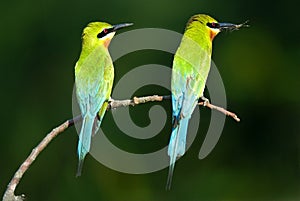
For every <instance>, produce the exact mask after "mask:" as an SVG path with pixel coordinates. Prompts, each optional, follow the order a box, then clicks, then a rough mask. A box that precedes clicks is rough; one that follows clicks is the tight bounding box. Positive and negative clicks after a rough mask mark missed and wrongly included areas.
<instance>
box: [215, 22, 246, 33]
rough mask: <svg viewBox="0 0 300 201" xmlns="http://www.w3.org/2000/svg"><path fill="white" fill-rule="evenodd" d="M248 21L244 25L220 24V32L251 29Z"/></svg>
mask: <svg viewBox="0 0 300 201" xmlns="http://www.w3.org/2000/svg"><path fill="white" fill-rule="evenodd" d="M247 23H248V21H246V22H244V23H242V24H232V23H222V22H221V23H218V24H219V27H218V28H219V29H220V31H226V30H229V31H234V30H238V29H239V28H241V27H249V25H248V24H247Z"/></svg>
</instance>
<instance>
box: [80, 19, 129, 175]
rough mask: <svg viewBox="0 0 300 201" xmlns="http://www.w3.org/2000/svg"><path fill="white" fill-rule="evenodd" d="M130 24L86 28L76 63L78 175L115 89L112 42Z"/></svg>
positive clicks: (103, 24) (91, 25) (89, 25)
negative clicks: (110, 50) (109, 47)
mask: <svg viewBox="0 0 300 201" xmlns="http://www.w3.org/2000/svg"><path fill="white" fill-rule="evenodd" d="M130 25H132V23H124V24H118V25H110V24H108V23H105V22H91V23H89V24H88V26H87V27H86V28H84V30H83V33H82V50H81V54H80V57H79V60H78V61H77V63H76V66H75V86H76V96H77V101H78V104H79V107H80V111H81V115H82V127H81V131H80V134H79V142H78V157H79V163H78V170H77V176H80V175H81V170H82V165H83V160H84V158H85V156H86V154H87V153H88V152H89V150H90V145H91V137H92V135H94V134H95V133H96V132H97V130H98V128H99V126H100V124H101V121H102V119H103V116H104V113H105V111H106V108H107V101H108V99H109V98H110V94H111V90H112V85H113V80H114V68H113V62H112V59H111V57H110V55H109V52H108V46H109V43H110V41H111V39H112V38H113V36H114V35H115V32H116V31H117V30H118V29H120V28H123V27H127V26H130Z"/></svg>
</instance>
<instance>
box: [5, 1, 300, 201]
mask: <svg viewBox="0 0 300 201" xmlns="http://www.w3.org/2000/svg"><path fill="white" fill-rule="evenodd" d="M1 8H2V9H1V10H2V11H1V17H0V24H1V32H0V40H1V48H0V51H1V52H0V55H1V75H2V77H1V79H0V84H1V106H2V108H1V116H0V118H1V132H2V137H1V145H0V153H1V164H0V168H1V169H0V170H1V171H0V189H1V191H0V194H1V196H2V194H3V192H4V190H5V188H6V185H7V184H8V182H9V180H10V179H11V177H12V176H13V174H14V172H15V171H16V169H17V168H18V167H19V165H20V164H21V162H22V161H23V160H24V159H25V158H26V157H27V155H28V154H29V153H30V151H31V149H32V148H33V147H34V146H35V145H36V144H37V143H38V142H39V141H40V140H41V139H42V138H43V137H44V136H45V134H46V133H47V132H49V131H50V130H51V129H52V128H53V127H54V126H56V125H59V124H60V123H62V122H63V121H64V120H66V119H68V118H70V117H72V109H71V103H72V88H73V82H74V74H73V68H74V64H75V62H76V60H77V59H78V55H79V52H80V48H81V41H80V35H81V31H82V28H83V27H84V26H85V25H86V24H87V23H88V22H90V21H94V20H101V21H108V22H110V23H120V22H134V24H135V25H134V27H133V28H131V29H134V28H147V27H158V28H164V29H170V30H174V31H177V32H180V33H182V31H183V29H184V26H185V23H186V22H187V20H188V18H189V17H190V16H191V15H193V14H196V13H209V14H211V15H212V16H213V17H215V18H217V19H219V20H220V21H221V20H222V21H229V22H236V23H239V22H243V21H245V20H250V24H251V27H250V28H247V29H242V30H240V31H238V32H233V33H222V34H220V35H219V36H218V37H217V38H216V39H215V41H214V52H213V59H214V62H215V63H216V65H217V66H218V69H219V71H220V73H221V75H222V78H223V81H224V84H225V87H226V93H227V98H228V107H229V108H230V109H233V110H234V111H235V112H237V113H238V114H239V116H240V117H241V119H242V121H241V122H240V123H236V122H234V121H233V120H232V119H229V118H227V120H226V124H225V128H224V131H223V134H222V137H221V139H220V141H219V142H218V144H217V146H216V147H215V149H214V150H213V152H212V153H211V154H210V155H209V156H208V157H207V158H205V159H204V160H198V152H199V149H200V147H201V144H202V142H203V139H204V136H203V133H205V131H206V129H207V127H208V124H209V117H210V112H209V110H208V109H206V108H203V109H202V113H201V117H202V121H201V124H200V126H201V129H200V131H199V133H198V136H197V138H196V140H195V142H194V143H193V145H192V147H191V149H190V150H189V151H188V152H187V153H186V155H185V156H184V157H183V158H182V159H181V160H179V161H178V163H177V165H176V170H175V177H174V181H173V186H172V190H171V191H170V192H167V191H165V184H166V179H167V169H164V170H161V171H159V172H155V173H151V174H147V175H129V174H124V173H119V172H116V171H113V170H111V169H109V168H107V167H105V166H103V165H102V164H100V163H98V162H97V161H96V160H94V159H93V158H92V157H91V156H88V157H87V158H86V161H85V164H84V170H83V175H82V176H81V177H80V178H75V171H76V168H77V154H76V146H77V135H76V131H75V129H74V128H70V129H68V130H67V131H66V132H65V133H64V134H62V135H60V136H59V137H58V138H57V139H55V140H54V141H53V142H52V143H51V144H50V146H48V147H47V149H46V150H45V151H44V152H43V153H42V154H41V155H40V156H39V157H38V159H37V161H36V162H35V163H34V164H33V165H32V167H31V168H30V169H29V171H28V172H27V173H26V174H25V176H24V177H23V179H22V181H21V183H20V185H19V186H18V188H17V192H16V193H17V194H21V193H25V194H26V195H27V197H28V200H45V201H48V200H49V201H53V200H56V201H64V200H78V201H81V200H98V201H99V200H106V201H108V200H111V201H117V200H130V201H151V200H189V201H193V200H205V201H210V200H220V201H227V200H228V201H229V200H230V201H240V200H243V201H247V200H264V201H271V200H272V201H274V200H275V201H277V200H278V201H279V200H280V201H281V200H282V201H287V200H300V194H299V192H298V191H299V190H300V137H299V133H300V132H299V131H300V124H299V119H300V104H299V101H300V95H299V89H298V86H300V81H299V75H300V69H299V66H300V60H299V57H300V49H299V37H295V36H297V34H298V33H299V31H300V27H299V23H297V19H298V15H297V13H298V5H297V3H296V1H292V0H286V1H279V0H277V1H272V2H267V1H265V2H262V1H259V0H253V1H237V0H230V1H226V2H224V1H221V0H212V1H206V2H203V1H196V0H186V1H181V2H176V1H171V0H163V1H162V0H153V1H138V0H128V1H113V0H112V1H93V0H88V1H78V0H75V1H37V0H32V1H30V2H26V1H24V2H21V1H19V2H15V1H6V2H2V3H1ZM124 31H125V30H124ZM145 40H147V38H145ZM149 63H159V64H163V65H169V66H170V65H171V63H172V55H169V54H165V53H162V52H156V51H149V52H147V51H146V52H140V53H139V52H137V53H132V54H130V55H128V57H127V58H126V59H125V58H121V59H120V60H119V61H117V62H116V63H115V65H116V74H117V77H116V79H119V78H120V77H121V75H122V74H125V73H126V72H127V71H128V70H130V69H132V68H134V67H136V66H139V65H143V64H149ZM160 93H166V90H162V89H160V88H157V87H154V86H153V87H146V88H142V89H140V90H138V91H137V92H136V94H135V95H146V94H160ZM152 105H153V104H149V105H141V106H137V107H135V108H133V109H131V114H132V116H133V117H134V116H135V118H133V120H134V121H135V122H136V124H137V125H140V126H146V125H147V124H148V123H149V119H147V118H145V119H142V118H141V117H140V118H136V117H137V116H142V115H143V114H147V112H148V110H149V107H150V106H152ZM161 105H163V106H164V107H165V108H166V110H167V111H170V104H169V103H162V104H161ZM144 116H146V115H143V116H142V117H144ZM141 119H142V120H141ZM111 121H112V117H111V114H110V112H108V114H107V116H106V118H105V120H104V122H103V128H104V130H107V131H111V132H113V133H112V135H111V136H110V137H111V140H114V141H115V143H116V144H117V145H118V146H120V147H121V148H123V149H125V150H129V151H134V152H137V153H144V152H149V151H151V150H157V149H160V148H161V147H163V146H165V145H166V144H167V142H168V137H169V133H168V132H169V131H170V125H167V126H166V128H165V130H164V132H163V133H161V134H160V135H159V136H157V137H156V138H153V139H152V140H149V142H145V141H139V140H133V139H130V138H128V137H126V136H125V135H123V134H122V133H121V132H119V131H118V129H117V128H115V127H114V126H115V125H114V124H113V123H112V122H111ZM112 127H113V128H112ZM118 135H119V136H120V137H118Z"/></svg>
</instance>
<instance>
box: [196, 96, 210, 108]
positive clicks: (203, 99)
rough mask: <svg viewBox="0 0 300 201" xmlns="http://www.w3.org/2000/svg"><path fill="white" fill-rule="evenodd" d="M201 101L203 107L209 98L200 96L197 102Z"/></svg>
mask: <svg viewBox="0 0 300 201" xmlns="http://www.w3.org/2000/svg"><path fill="white" fill-rule="evenodd" d="M201 102H203V106H204V107H205V106H206V105H207V104H208V103H209V99H208V98H205V97H204V96H201V97H200V98H199V100H198V103H201Z"/></svg>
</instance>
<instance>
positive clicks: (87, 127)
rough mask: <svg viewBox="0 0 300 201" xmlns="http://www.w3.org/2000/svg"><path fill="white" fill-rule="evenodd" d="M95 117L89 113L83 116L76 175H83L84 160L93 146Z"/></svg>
mask: <svg viewBox="0 0 300 201" xmlns="http://www.w3.org/2000/svg"><path fill="white" fill-rule="evenodd" d="M94 121H95V118H94V117H91V116H89V115H85V116H84V117H83V121H82V126H81V131H80V134H79V141H78V147H77V151H78V158H79V161H78V169H77V174H76V176H80V175H81V171H82V166H83V161H84V158H85V156H86V155H87V153H88V152H89V151H90V147H91V137H92V132H93V125H94Z"/></svg>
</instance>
